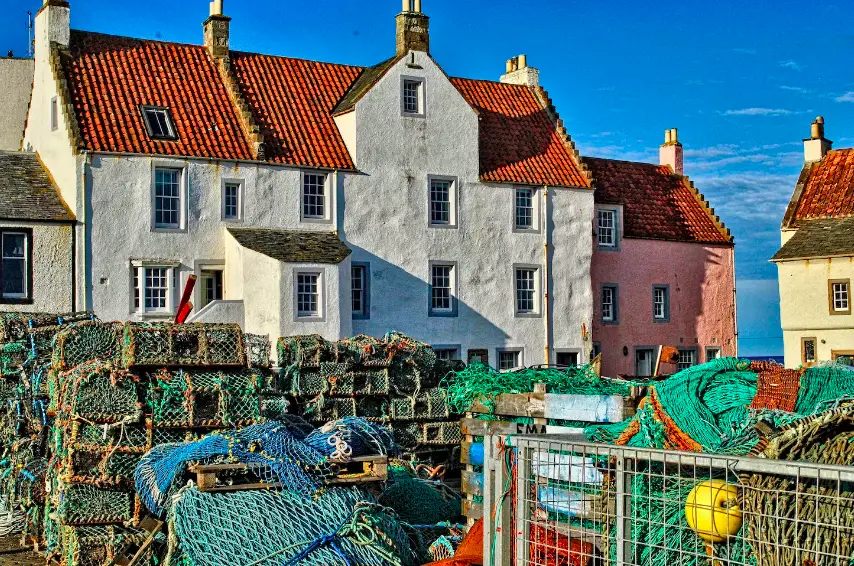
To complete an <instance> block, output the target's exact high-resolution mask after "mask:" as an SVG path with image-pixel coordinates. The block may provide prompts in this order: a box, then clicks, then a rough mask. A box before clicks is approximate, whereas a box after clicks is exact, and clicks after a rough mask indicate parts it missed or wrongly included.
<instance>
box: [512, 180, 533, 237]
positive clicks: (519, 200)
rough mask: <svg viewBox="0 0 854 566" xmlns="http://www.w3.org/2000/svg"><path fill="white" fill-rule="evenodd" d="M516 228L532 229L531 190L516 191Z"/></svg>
mask: <svg viewBox="0 0 854 566" xmlns="http://www.w3.org/2000/svg"><path fill="white" fill-rule="evenodd" d="M516 227H517V228H523V229H524V228H533V227H534V191H533V190H531V189H517V190H516Z"/></svg>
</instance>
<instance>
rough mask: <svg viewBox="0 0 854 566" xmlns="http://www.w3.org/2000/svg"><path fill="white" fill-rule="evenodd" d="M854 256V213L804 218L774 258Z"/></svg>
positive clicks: (783, 259)
mask: <svg viewBox="0 0 854 566" xmlns="http://www.w3.org/2000/svg"><path fill="white" fill-rule="evenodd" d="M846 256H854V216H848V217H845V218H821V219H817V220H804V221H802V222H801V224H800V227H799V228H798V231H797V232H795V235H794V236H792V237H791V239H789V241H788V242H786V243H785V244H784V245H783V247H782V248H781V249H780V251H778V252H777V253H776V254H775V255H774V257H773V258H772V259H771V261H787V260H796V259H817V258H829V257H846Z"/></svg>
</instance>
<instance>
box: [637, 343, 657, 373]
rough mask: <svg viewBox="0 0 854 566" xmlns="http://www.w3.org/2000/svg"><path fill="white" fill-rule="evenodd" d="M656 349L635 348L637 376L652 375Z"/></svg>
mask: <svg viewBox="0 0 854 566" xmlns="http://www.w3.org/2000/svg"><path fill="white" fill-rule="evenodd" d="M654 360H655V351H654V350H653V349H652V348H636V349H635V376H637V377H650V376H651V375H652V370H653V366H654V364H655V362H654Z"/></svg>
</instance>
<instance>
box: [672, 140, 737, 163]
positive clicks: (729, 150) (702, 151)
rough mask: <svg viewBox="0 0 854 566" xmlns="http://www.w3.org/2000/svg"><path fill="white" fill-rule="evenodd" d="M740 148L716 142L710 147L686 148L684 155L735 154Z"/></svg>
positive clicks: (712, 155) (718, 155) (713, 155)
mask: <svg viewBox="0 0 854 566" xmlns="http://www.w3.org/2000/svg"><path fill="white" fill-rule="evenodd" d="M740 151H741V149H739V147H738V146H737V145H735V144H731V143H729V144H718V145H713V146H710V147H701V148H699V149H686V150H685V157H699V158H701V159H702V158H708V157H723V156H727V155H737V154H738V153H739V152H740Z"/></svg>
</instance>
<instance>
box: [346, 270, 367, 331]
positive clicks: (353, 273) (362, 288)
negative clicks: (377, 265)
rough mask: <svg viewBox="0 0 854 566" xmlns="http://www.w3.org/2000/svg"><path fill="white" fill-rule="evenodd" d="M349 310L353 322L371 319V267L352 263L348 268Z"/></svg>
mask: <svg viewBox="0 0 854 566" xmlns="http://www.w3.org/2000/svg"><path fill="white" fill-rule="evenodd" d="M350 308H351V311H352V313H353V320H368V319H370V318H371V266H370V264H369V263H364V262H355V261H354V262H352V263H351V266H350Z"/></svg>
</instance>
